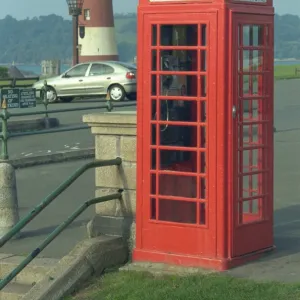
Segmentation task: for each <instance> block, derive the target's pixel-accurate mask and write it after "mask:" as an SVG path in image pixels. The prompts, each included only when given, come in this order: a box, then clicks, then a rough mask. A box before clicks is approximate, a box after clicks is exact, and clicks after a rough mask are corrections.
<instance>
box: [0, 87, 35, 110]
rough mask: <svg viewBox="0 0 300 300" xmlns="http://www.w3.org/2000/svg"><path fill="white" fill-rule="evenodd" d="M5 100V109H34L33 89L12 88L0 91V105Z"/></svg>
mask: <svg viewBox="0 0 300 300" xmlns="http://www.w3.org/2000/svg"><path fill="white" fill-rule="evenodd" d="M4 99H6V105H7V108H8V109H10V108H30V107H36V98H35V89H31V88H19V89H18V88H13V89H2V90H1V105H2V102H3V100H4Z"/></svg>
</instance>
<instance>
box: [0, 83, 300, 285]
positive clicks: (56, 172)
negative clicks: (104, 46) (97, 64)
mask: <svg viewBox="0 0 300 300" xmlns="http://www.w3.org/2000/svg"><path fill="white" fill-rule="evenodd" d="M73 105H82V104H73ZM57 106H60V105H57ZM67 118H70V119H72V120H73V119H74V120H76V118H77V120H78V121H80V118H81V117H80V114H78V115H77V116H72V115H71V114H70V116H69V115H68V117H67ZM72 122H73V121H72ZM275 126H276V128H277V132H276V134H275V199H274V202H275V212H274V214H275V226H274V228H275V244H276V246H277V250H276V251H274V252H273V253H272V254H269V255H267V256H266V257H264V258H263V259H262V260H260V261H257V262H254V263H251V264H248V265H246V266H242V267H239V268H236V269H234V270H231V271H230V272H229V273H230V274H233V275H235V276H240V277H247V278H253V279H257V280H280V281H285V282H299V281H300V184H299V180H300V179H299V178H300V159H299V153H300V80H288V81H279V82H276V87H275ZM68 135H70V133H67V134H66V135H65V136H63V135H62V133H60V134H53V137H52V140H50V139H49V136H50V135H48V136H45V137H46V139H48V140H50V141H49V143H48V144H47V146H48V145H52V146H53V145H57V144H59V143H60V144H59V145H61V147H64V145H65V144H67V143H68V144H70V145H71V141H72V142H74V143H76V142H79V143H81V144H80V145H82V146H84V147H86V146H88V143H89V142H90V143H91V144H92V143H93V138H92V137H91V135H90V133H89V132H83V131H81V132H80V133H79V132H77V133H76V134H74V136H72V139H73V140H71V137H70V136H69V137H68ZM34 138H38V137H34ZM67 138H70V140H67V141H66V139H67ZM25 139H26V140H27V141H26V140H25ZM28 139H29V138H28V137H25V138H24V140H23V143H24V144H25V146H24V145H23V148H26V147H29V146H30V143H31V142H30V141H29V140H28ZM20 140H21V139H20ZM32 141H33V140H32ZM13 142H15V141H12V142H11V143H13ZM42 142H45V140H39V141H36V142H35V143H36V145H38V144H39V143H42ZM16 143H17V140H16ZM26 143H27V144H26ZM15 145H16V144H15ZM19 145H22V143H20V144H19ZM41 145H43V144H41ZM53 147H54V146H53ZM15 153H16V152H15ZM84 162H85V161H78V162H69V163H63V164H59V165H48V166H40V167H33V168H28V169H20V170H17V180H18V187H19V202H20V206H21V210H20V212H21V214H22V215H24V214H25V213H26V212H28V211H30V209H32V208H33V206H34V204H36V203H38V202H39V201H40V200H41V199H42V198H43V197H45V196H46V195H47V194H48V193H49V192H50V191H52V190H53V189H54V188H55V187H56V186H57V185H58V184H59V183H61V182H62V181H63V179H65V178H66V177H67V176H68V175H69V174H71V172H72V171H74V170H75V169H76V168H77V167H78V166H80V165H81V164H83V163H84ZM94 181H95V180H94V171H93V170H90V171H88V173H87V174H85V175H84V176H83V177H82V178H80V179H79V180H78V181H77V182H76V183H75V184H73V185H72V186H71V188H70V189H69V190H68V191H66V192H65V193H64V194H63V195H61V196H60V197H59V198H58V200H57V201H56V202H55V203H54V204H52V205H51V206H50V207H49V208H48V210H47V211H45V212H44V213H43V214H42V215H41V216H40V217H38V219H37V220H36V221H35V222H33V223H32V224H31V225H29V226H28V227H27V230H29V231H27V232H26V235H27V237H26V238H25V239H23V240H20V241H15V242H12V243H11V244H9V245H7V246H5V247H4V249H1V250H2V251H3V252H13V253H16V254H22V253H23V254H25V253H28V252H29V251H31V250H32V248H33V247H34V246H35V245H36V244H37V242H38V241H41V240H42V239H43V238H44V237H45V234H46V233H49V232H50V229H53V228H54V226H55V225H58V224H59V223H60V222H61V221H63V220H64V219H65V218H66V216H67V215H69V213H70V212H71V211H73V209H75V207H77V206H78V205H79V204H80V203H82V201H84V200H86V199H87V198H90V197H93V194H94ZM92 215H93V208H90V209H89V211H88V212H86V213H85V214H84V215H83V216H82V217H81V218H80V219H79V220H78V221H77V222H75V223H74V225H73V226H72V227H71V228H70V229H69V230H67V231H65V233H63V234H62V235H61V236H60V237H59V239H58V240H57V241H56V242H54V243H53V244H52V245H50V246H49V248H47V250H46V251H45V253H44V254H43V255H44V256H48V257H60V256H61V255H63V254H65V253H67V252H68V251H69V250H70V249H71V248H72V247H73V246H74V245H75V244H76V242H77V241H79V240H80V239H82V238H83V237H84V236H85V235H86V230H85V227H84V226H83V224H86V222H87V221H88V220H89V219H90V217H91V216H92Z"/></svg>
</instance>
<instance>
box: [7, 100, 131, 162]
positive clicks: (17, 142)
mask: <svg viewBox="0 0 300 300" xmlns="http://www.w3.org/2000/svg"><path fill="white" fill-rule="evenodd" d="M125 103H126V102H125ZM103 105H105V102H104V101H99V100H80V101H75V102H72V103H67V104H65V103H57V104H50V105H49V109H64V108H77V107H92V109H90V110H85V111H74V112H65V113H56V114H51V115H50V117H56V118H58V119H59V121H60V123H61V128H63V127H68V126H72V125H83V123H82V116H83V115H85V114H91V113H97V112H101V111H107V110H106V109H99V108H98V107H99V106H103ZM117 105H118V103H117V104H116V106H117ZM40 110H43V105H38V106H37V107H36V108H32V109H26V110H25V109H23V110H22V109H16V110H11V111H12V112H20V111H23V112H24V111H26V112H27V111H40ZM114 110H115V111H121V110H135V106H133V107H124V108H117V107H115V109H114ZM38 117H39V116H38ZM26 118H27V119H28V118H35V117H28V116H26V117H14V118H11V120H21V119H26ZM93 146H94V137H93V136H92V134H91V132H90V130H89V129H84V130H78V131H77V130H76V131H68V132H59V133H51V134H42V135H33V136H24V137H15V138H11V139H10V140H9V141H8V151H9V156H10V158H11V159H13V158H17V157H28V156H34V155H43V154H47V153H55V152H60V151H65V150H76V149H82V148H89V147H93Z"/></svg>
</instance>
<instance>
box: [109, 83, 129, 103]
mask: <svg viewBox="0 0 300 300" xmlns="http://www.w3.org/2000/svg"><path fill="white" fill-rule="evenodd" d="M108 94H109V98H110V99H111V100H113V101H123V100H124V99H125V97H126V94H125V91H124V89H123V87H122V86H120V85H118V84H114V85H112V86H111V87H110V88H109V89H108Z"/></svg>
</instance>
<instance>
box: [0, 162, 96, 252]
mask: <svg viewBox="0 0 300 300" xmlns="http://www.w3.org/2000/svg"><path fill="white" fill-rule="evenodd" d="M89 161H90V160H81V161H75V162H68V163H62V164H51V165H44V166H37V167H34V168H26V169H19V170H17V171H16V175H17V187H18V198H19V207H20V217H22V216H25V215H26V214H28V213H29V212H30V211H31V210H32V208H33V207H34V206H36V205H37V204H39V203H40V202H41V201H42V199H44V198H45V197H46V196H48V194H49V193H51V192H52V191H53V190H54V189H55V188H57V187H58V186H59V185H60V184H61V183H62V182H63V181H64V180H65V179H67V178H68V177H69V176H70V175H71V174H72V173H73V172H74V171H75V170H76V169H77V168H79V167H80V166H82V165H83V164H85V163H87V162H89ZM94 178H95V171H94V170H93V169H92V170H88V171H87V172H86V173H85V174H83V175H82V176H81V177H80V178H78V179H77V181H75V182H74V183H73V184H72V185H71V186H70V187H69V188H68V189H67V190H66V191H64V192H63V193H62V194H61V195H60V196H59V197H58V198H57V199H56V200H55V202H53V203H52V204H50V205H49V206H48V207H47V208H46V209H45V210H44V211H43V212H42V213H41V214H40V215H39V216H37V217H36V219H35V220H34V221H33V222H32V223H29V224H28V225H27V226H26V227H25V228H24V231H23V238H22V239H19V240H14V241H12V242H9V243H8V244H6V245H5V246H4V247H3V248H1V252H2V253H13V254H16V255H26V254H29V253H30V252H31V251H32V250H33V249H34V248H35V247H37V246H38V244H39V243H40V242H42V241H43V240H44V239H45V238H46V237H47V235H48V234H49V233H50V232H52V231H53V230H54V229H55V228H56V226H58V225H59V224H61V223H62V222H63V221H65V220H66V218H67V217H68V216H70V215H71V213H72V212H73V211H74V210H75V209H76V208H78V207H79V206H80V205H81V204H82V203H83V202H84V201H86V200H88V199H91V198H93V197H94V194H95V179H94ZM93 214H94V207H90V208H89V209H88V210H87V211H86V212H85V213H83V214H82V215H81V216H80V217H79V218H78V219H77V220H76V221H75V222H74V223H73V224H72V225H71V226H70V227H69V228H68V229H67V230H65V231H64V232H63V233H62V234H61V235H60V236H59V237H58V238H57V239H56V240H55V241H53V243H51V244H50V245H49V246H48V247H47V248H46V249H45V252H43V253H41V255H40V257H54V258H60V257H62V256H63V255H65V254H67V253H68V252H69V251H70V250H71V249H72V248H73V247H74V246H75V245H76V244H77V243H78V242H79V241H81V240H83V239H84V238H87V234H86V226H85V225H86V224H87V222H88V221H89V220H90V219H91V217H92V216H93Z"/></svg>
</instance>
